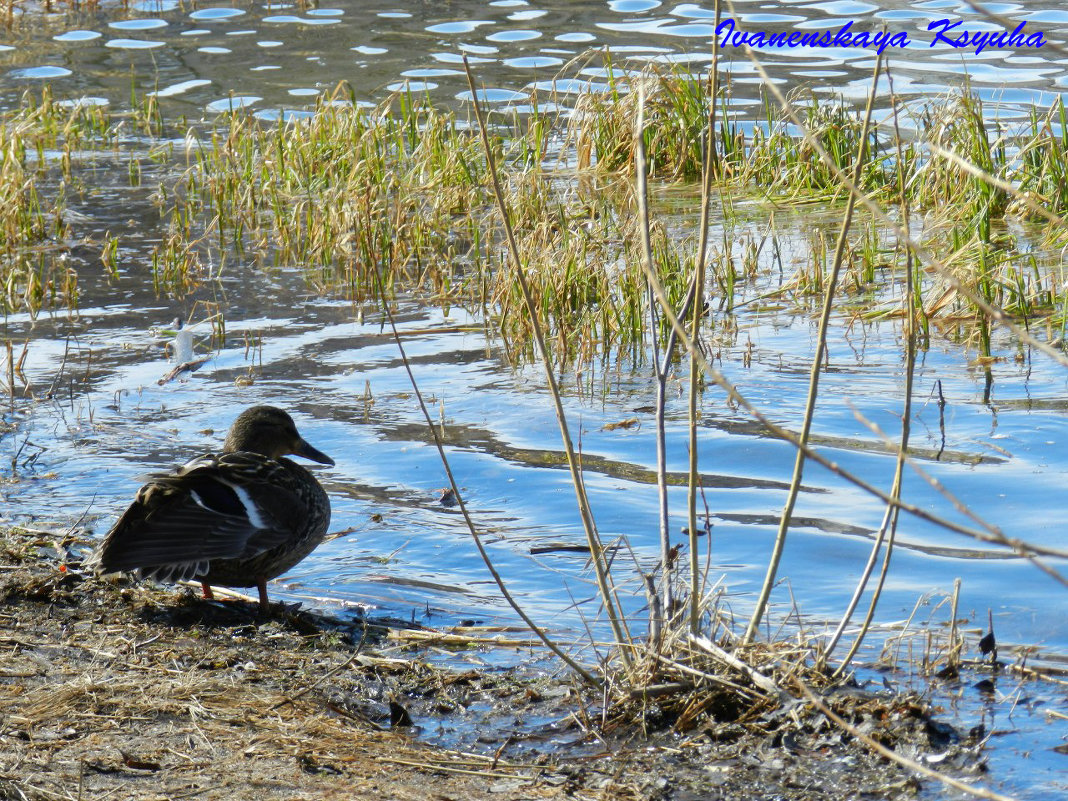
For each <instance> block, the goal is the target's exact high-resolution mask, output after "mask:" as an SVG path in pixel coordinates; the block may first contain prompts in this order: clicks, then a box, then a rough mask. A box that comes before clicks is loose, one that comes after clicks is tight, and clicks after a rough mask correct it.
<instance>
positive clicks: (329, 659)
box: [0, 532, 963, 801]
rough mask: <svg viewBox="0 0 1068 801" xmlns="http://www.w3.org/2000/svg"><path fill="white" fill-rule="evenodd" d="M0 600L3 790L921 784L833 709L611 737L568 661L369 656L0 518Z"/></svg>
mask: <svg viewBox="0 0 1068 801" xmlns="http://www.w3.org/2000/svg"><path fill="white" fill-rule="evenodd" d="M0 601H2V605H0V801H7V800H8V799H19V801H22V800H24V799H35V800H36V799H41V800H42V801H44V800H45V799H47V800H49V801H51V800H52V799H103V798H115V799H184V798H198V799H229V800H230V801H234V800H236V799H246V798H247V799H259V800H263V801H272V800H273V799H332V798H339V799H340V798H345V799H349V798H383V799H416V800H417V801H431V800H432V799H433V800H435V801H436V800H438V799H441V800H442V801H444V800H445V799H457V800H459V799H474V800H475V801H478V800H479V799H489V798H493V799H553V798H567V799H678V801H688V800H690V799H734V798H762V799H835V800H836V801H838V799H843V798H856V799H884V798H885V799H897V798H915V797H917V795H921V796H922V795H926V793H925V792H924V790H925V789H928V790H934V789H935V788H934V787H932V786H931V784H930V783H929V782H928V783H926V784H921V783H920V782H919V781H917V780H916V779H914V778H912V777H911V776H910V775H908V774H907V773H906V772H904V771H903V770H902V769H900V768H898V767H897V766H895V765H893V764H892V763H889V762H886V761H884V760H882V759H880V758H878V757H875V756H873V755H872V754H870V753H869V752H868V750H867V749H865V748H863V747H861V746H860V745H858V744H857V743H855V742H853V741H852V740H851V738H849V737H848V736H846V735H844V734H843V733H842V732H840V731H836V730H834V729H833V727H830V726H828V725H807V724H806V725H804V726H797V725H796V719H797V717H798V715H797V711H796V710H794V712H792V713H790V712H780V713H776V714H780V715H781V716H782V720H783V725H781V726H779V725H777V724H775V722H774V721H773V720H772V721H770V722H769V721H765V722H763V723H762V724H761V725H760V726H759V727H753V726H750V727H746V726H738V725H731V724H726V725H712V724H709V725H708V726H705V727H703V728H699V729H698V730H695V731H692V732H690V733H688V734H687V735H686V736H682V735H679V734H676V733H674V732H672V730H671V726H670V725H664V722H663V721H658V720H657V708H656V706H655V705H653V706H651V707H650V708H649V709H648V710H647V711H646V713H645V717H644V718H643V719H642V720H641V722H640V723H637V724H635V725H633V726H630V727H627V728H626V729H624V730H620V729H619V728H618V727H617V728H616V730H615V732H614V733H613V734H612V735H611V736H609V735H607V734H605V733H604V732H603V731H602V732H598V731H597V730H596V727H595V726H594V725H593V724H592V723H591V722H590V718H591V716H593V715H595V714H596V712H595V710H593V707H592V706H591V704H592V703H593V702H594V700H596V696H595V697H594V699H593V700H591V699H589V698H583V697H581V696H582V694H581V693H580V691H579V690H578V688H577V687H576V686H575V685H574V684H573V683H571V682H569V681H568V680H567V678H566V677H565V678H561V677H560V676H559V675H556V676H553V675H550V674H548V673H546V672H544V671H543V672H541V673H530V674H521V673H519V672H513V671H505V672H493V671H451V670H443V669H440V668H431V667H430V666H428V665H427V664H426V662H425V660H423V659H422V658H421V657H420V655H419V653H418V652H415V651H411V650H409V651H407V652H405V655H403V656H401V657H398V656H397V649H396V647H391V648H390V649H388V650H389V653H388V654H385V655H384V651H385V650H386V649H384V648H383V645H384V644H385V643H387V642H389V640H387V639H384V637H386V636H387V635H386V632H385V629H384V628H383V627H381V626H378V625H376V626H371V627H359V628H358V629H357V628H354V627H352V626H351V625H349V628H348V629H347V630H346V628H345V627H344V626H341V625H338V622H337V621H331V620H329V619H324V618H322V617H316V616H314V615H309V614H307V613H291V612H290V613H287V612H284V611H279V612H278V613H277V614H274V615H272V616H270V617H268V618H266V619H264V618H261V617H258V616H257V613H256V608H255V607H254V606H253V605H250V604H245V603H243V602H240V601H236V602H234V601H231V602H207V601H203V600H201V599H199V598H197V597H196V596H195V595H194V594H193V593H192V592H191V591H189V590H186V589H173V588H166V587H155V586H151V585H137V584H135V583H132V582H128V581H124V582H121V583H106V582H101V581H99V580H96V579H85V578H84V577H82V576H81V575H79V573H78V571H77V570H68V569H65V568H63V567H62V566H61V564H60V560H59V559H58V558H57V557H56V555H55V551H54V550H53V549H52V548H51V547H50V546H49V545H47V544H45V543H42V542H36V543H35V542H32V540H28V539H27V537H26V535H25V534H13V533H8V534H7V535H5V534H4V533H3V532H0ZM906 707H907V705H905V706H898V707H896V708H893V709H892V707H891V706H888V705H885V704H884V705H882V706H881V707H880V710H881V711H874V712H872V714H871V720H870V721H869V722H868V723H869V724H870V725H871V726H874V725H875V724H876V722H877V721H878V720H879V719H881V720H883V721H884V722H885V720H887V719H889V718H891V717H895V716H896V717H897V718H898V719H899V724H898V725H899V728H900V727H903V726H904V727H906V728H908V731H909V732H911V733H910V734H908V736H905V737H899V738H897V742H898V744H899V746H900V747H906V748H908V749H910V750H911V751H913V752H919V751H922V750H923V749H929V748H933V747H936V746H938V747H941V748H944V747H945V742H935V741H936V740H941V741H948V740H949V739H952V738H950V737H948V736H947V735H946V733H945V732H944V731H942V732H939V731H937V730H935V729H932V723H931V721H930V720H929V719H928V718H927V717H926V716H925V715H924V714H922V713H916V714H913V713H910V712H907V711H902V710H903V709H906ZM473 710H482V712H481V713H479V714H480V715H481V716H482V717H479V716H478V715H476V714H475V712H474V711H473ZM487 710H488V712H487ZM405 715H409V716H410V717H411V719H412V722H413V723H414V724H415V725H414V727H408V726H405V725H402V724H404V723H407V721H406V720H404V719H403V718H404V716H405ZM487 715H488V717H487ZM491 718H492V720H494V721H496V723H495V724H493V725H489V724H486V723H485V721H486V720H489V719H491ZM912 718H914V720H912ZM391 719H392V723H393V724H396V725H391ZM534 720H537V721H542V722H541V723H540V724H539V725H536V726H535V725H532V723H531V721H534ZM791 720H792V721H793V722H790V721H791ZM546 721H548V722H546ZM901 721H911V722H904V723H903V722H901ZM859 722H860V723H861V724H862V725H864V721H863V720H861V721H859ZM787 724H789V725H787ZM880 725H881V724H880ZM449 726H453V727H456V728H458V729H463V728H464V727H465V726H466V727H468V728H471V727H474V728H475V729H476V730H478V729H481V730H480V731H479V732H478V733H479V736H477V737H476V738H475V744H474V745H472V746H471V751H453V750H446V749H444V748H438V747H434V746H431V745H427V744H426V743H425V742H422V741H421V740H420V739H418V735H419V734H420V733H421V732H425V731H427V730H429V729H434V730H436V731H440V730H442V728H443V727H444V728H447V727H449ZM475 751H477V753H474V752H475ZM961 753H963V751H962V752H961Z"/></svg>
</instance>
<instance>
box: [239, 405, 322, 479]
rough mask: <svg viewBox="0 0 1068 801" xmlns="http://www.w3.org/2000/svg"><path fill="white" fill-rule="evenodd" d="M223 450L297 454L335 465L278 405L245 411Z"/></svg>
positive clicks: (264, 454) (275, 455)
mask: <svg viewBox="0 0 1068 801" xmlns="http://www.w3.org/2000/svg"><path fill="white" fill-rule="evenodd" d="M223 451H224V452H226V453H233V452H234V451H249V452H251V453H258V454H261V455H262V456H266V457H267V458H269V459H277V458H278V457H279V456H286V455H289V454H294V455H296V456H303V457H304V458H305V459H311V460H313V461H316V462H319V463H321V464H325V465H330V466H331V467H333V466H334V460H333V459H331V458H330V457H329V456H327V455H326V454H325V453H323V452H322V451H320V450H318V449H317V448H313V447H312V446H311V445H309V444H308V443H307V442H305V441H304V438H303V437H302V436H301V435H300V434H298V433H297V426H296V423H294V422H293V418H292V417H290V416H289V415H288V414H286V413H285V412H283V411H282V410H281V409H278V408H276V407H274V406H253V407H251V408H248V409H245V411H243V412H241V414H240V415H238V417H237V419H236V420H234V424H233V425H232V426H230V431H229V433H227V435H226V442H225V444H224V445H223Z"/></svg>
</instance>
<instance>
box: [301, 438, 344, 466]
mask: <svg viewBox="0 0 1068 801" xmlns="http://www.w3.org/2000/svg"><path fill="white" fill-rule="evenodd" d="M293 453H295V454H296V455H297V456H303V457H304V458H305V459H311V460H312V461H313V462H318V463H319V464H325V465H329V466H330V467H333V466H334V460H333V459H331V458H330V457H329V456H327V455H326V454H325V453H323V452H322V451H321V450H319V449H318V448H313V447H312V446H311V445H309V444H308V443H307V442H305V441H304V440H301V441H300V444H299V445H297V449H296V450H295V451H293Z"/></svg>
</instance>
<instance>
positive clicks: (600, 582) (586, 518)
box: [450, 55, 631, 664]
mask: <svg viewBox="0 0 1068 801" xmlns="http://www.w3.org/2000/svg"><path fill="white" fill-rule="evenodd" d="M464 71H465V72H466V73H467V83H468V86H470V88H471V103H472V107H473V108H474V112H475V118H476V119H477V121H478V127H479V132H480V134H481V136H482V146H483V148H484V149H485V152H486V167H487V169H488V171H489V174H490V179H491V181H492V183H493V193H494V195H495V197H496V199H497V207H498V210H499V211H500V214H501V220H502V222H503V225H504V232H505V236H506V238H507V240H508V249H509V252H510V255H511V257H512V267H513V269H514V270H515V276H516V281H517V282H518V283H519V287H520V291H521V292H522V294H523V302H524V304H525V305H526V308H527V313H528V314H529V315H530V326H531V331H532V333H533V339H534V342H535V346H536V347H537V349H538V354H539V356H540V357H541V362H542V365H543V367H544V368H545V380H546V383H547V385H548V388H549V393H550V395H552V399H553V406H554V408H555V410H556V421H557V423H558V425H559V427H560V438H561V440H562V441H563V445H564V451H565V452H566V454H567V465H568V468H569V469H570V471H571V484H572V486H573V487H574V489H575V498H576V500H577V502H578V508H579V516H580V517H581V518H582V527H583V529H584V530H585V532H586V542H587V544H588V545H589V547H590V557H591V561H592V563H593V570H594V575H595V576H596V577H597V587H598V589H599V591H600V593H601V602H602V603H603V604H604V608H605V614H606V615H607V616H608V622H609V624H610V625H611V626H612V632H613V634H614V635H615V637H616V640H617V641H618V642H619V643H621V644H623V643H626V642H628V641H629V637H628V636H627V633H626V632H625V630H624V623H623V620H622V615H621V614H620V612H619V610H618V608H617V605H616V602H615V600H614V587H613V585H612V576H611V573H610V572H609V570H608V567H607V560H606V558H605V552H604V546H603V544H602V543H601V538H600V535H599V534H598V533H597V527H596V525H595V524H594V521H593V511H592V510H591V509H590V503H589V498H587V496H586V488H585V484H584V483H583V480H582V471H581V469H580V468H579V464H578V459H577V458H576V456H575V448H574V446H573V445H572V443H571V433H570V431H569V430H568V425H567V417H566V415H565V414H564V406H563V403H562V402H561V400H560V388H559V386H558V385H557V383H556V375H555V374H554V372H553V366H552V361H551V359H550V357H549V352H548V350H547V349H546V347H545V340H544V337H543V336H542V332H541V323H540V322H539V321H538V313H537V309H536V308H535V305H534V300H533V298H532V297H531V296H530V287H529V286H528V284H527V279H526V276H525V275H524V274H523V264H522V260H521V259H520V257H519V247H518V245H517V244H516V241H515V233H514V231H513V230H512V222H511V217H510V215H509V214H508V207H507V205H506V204H505V202H504V192H503V191H502V190H501V182H500V177H499V176H498V175H497V164H496V160H495V159H494V157H493V148H492V147H491V146H490V141H489V132H488V130H487V129H486V121H485V119H483V116H482V107H481V105H480V104H479V101H478V90H477V88H476V87H475V77H474V75H473V74H472V72H471V65H470V64H468V62H467V56H466V55H465V56H464ZM450 481H451V477H450ZM461 508H462V506H461ZM465 516H466V513H465ZM501 586H502V589H503V583H502V585H501ZM531 625H533V621H531ZM619 653H620V655H621V657H622V659H623V661H624V663H627V664H629V662H630V659H631V656H630V651H629V649H627V648H621V649H620V651H619Z"/></svg>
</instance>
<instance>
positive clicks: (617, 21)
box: [0, 0, 1068, 119]
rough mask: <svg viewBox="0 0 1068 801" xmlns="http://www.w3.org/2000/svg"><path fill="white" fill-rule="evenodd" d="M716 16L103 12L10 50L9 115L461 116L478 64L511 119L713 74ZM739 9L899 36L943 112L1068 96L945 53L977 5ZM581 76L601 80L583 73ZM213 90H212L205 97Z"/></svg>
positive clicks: (39, 25)
mask: <svg viewBox="0 0 1068 801" xmlns="http://www.w3.org/2000/svg"><path fill="white" fill-rule="evenodd" d="M710 8H711V5H710V4H694V3H681V4H672V3H659V2H647V1H646V0H636V1H635V2H626V1H625V0H623V1H621V2H607V3H605V2H591V1H590V0H580V1H579V2H555V3H541V4H536V3H531V2H526V0H522V1H521V2H515V3H513V2H488V3H487V2H473V1H472V0H462V1H461V2H454V3H450V4H448V5H447V6H440V7H439V6H437V5H435V4H423V3H413V2H410V1H408V2H403V1H402V2H398V3H395V4H392V5H374V4H365V3H356V2H351V1H350V2H340V1H339V2H329V3H328V5H322V4H321V5H320V6H319V7H310V8H304V7H301V6H298V5H293V4H289V3H272V2H257V3H253V4H250V5H247V6H245V5H242V6H241V7H236V6H235V7H231V6H227V5H219V6H214V5H213V6H210V7H206V8H199V7H196V6H193V7H181V6H180V5H179V4H178V3H177V2H170V1H169V0H144V2H138V3H132V4H131V5H130V8H129V9H128V10H122V9H121V8H118V7H117V6H116V5H115V4H110V5H109V6H108V7H107V8H106V10H104V11H100V12H97V13H92V12H88V11H86V12H79V13H68V14H52V15H43V14H40V13H38V12H30V14H31V15H32V17H33V21H32V22H30V21H29V18H26V19H23V18H21V17H18V18H17V23H18V24H17V26H16V27H15V29H14V30H13V31H11V32H9V33H7V34H6V39H3V40H0V41H2V44H0V105H7V106H10V105H11V104H13V103H14V102H15V99H16V98H17V96H18V93H19V92H20V91H21V90H22V89H24V88H26V87H27V86H32V85H35V84H36V83H39V82H41V81H44V80H49V81H52V82H53V85H54V86H55V87H56V89H57V91H58V92H60V93H61V94H68V95H71V96H75V95H78V94H80V93H86V94H91V95H96V96H100V95H103V96H106V97H110V98H112V99H113V100H115V101H116V102H120V101H122V100H124V99H126V98H128V97H129V96H130V90H131V84H132V85H133V86H135V87H136V88H137V89H138V90H140V91H142V92H144V91H159V92H161V93H163V95H164V96H165V97H168V98H169V100H168V103H167V104H166V105H165V107H164V111H165V113H166V114H167V115H169V116H172V115H173V116H177V115H184V116H186V117H188V118H190V119H198V118H202V117H211V116H212V115H213V114H214V113H216V111H217V109H218V108H219V105H218V104H219V103H220V101H221V100H223V99H225V98H226V97H227V96H229V95H231V94H234V95H240V96H242V97H246V98H248V97H255V98H257V100H256V102H255V104H253V109H254V111H256V112H261V113H263V114H270V115H274V116H273V117H272V118H276V117H277V115H278V113H279V109H302V108H308V107H311V106H313V105H314V99H313V98H310V97H308V96H303V97H302V98H300V99H299V100H295V99H294V97H293V96H292V95H291V94H290V92H289V90H290V89H291V88H293V86H294V82H296V85H297V86H299V87H300V88H304V89H312V88H314V89H315V90H316V92H317V93H321V94H328V93H330V92H331V91H332V90H333V89H334V87H336V86H337V85H338V83H339V82H342V81H345V82H347V83H348V84H349V85H350V86H351V88H352V91H353V92H354V94H355V96H356V97H357V99H358V100H361V101H364V102H375V101H377V100H380V99H381V98H382V97H383V95H384V94H385V93H386V92H388V91H394V90H395V89H396V88H397V87H399V86H402V85H403V80H402V79H403V78H405V77H407V78H408V79H409V82H410V83H411V86H412V88H413V89H414V90H416V91H420V92H421V91H429V92H430V93H431V94H432V96H433V97H434V98H435V99H436V100H438V101H439V102H442V103H449V102H458V101H459V100H461V99H462V97H463V95H464V93H465V92H466V91H467V84H466V79H465V77H464V76H463V74H462V70H461V69H459V62H460V58H461V56H462V55H463V54H467V55H468V56H469V58H470V59H471V61H472V63H473V64H474V65H475V66H476V67H477V71H478V76H479V79H480V80H481V81H483V82H485V84H486V88H487V89H489V90H502V91H503V92H504V94H503V95H502V96H501V98H500V99H499V100H491V101H490V102H498V103H502V104H503V103H508V102H511V100H510V99H508V96H509V94H510V93H512V92H516V91H519V92H523V93H527V92H529V90H530V89H531V88H533V87H535V86H538V85H539V84H540V85H545V83H546V82H548V83H551V81H552V79H553V78H554V77H555V76H556V75H557V72H558V71H559V70H560V68H561V66H562V65H563V64H565V63H567V62H570V61H571V60H573V59H576V58H577V57H579V56H582V55H583V54H584V53H585V52H586V51H587V49H590V48H605V47H607V48H610V49H611V50H612V52H613V53H614V54H615V61H616V63H617V65H619V66H621V67H623V68H637V67H640V66H642V65H644V64H646V63H648V62H679V63H683V64H686V65H687V66H688V67H689V68H691V69H695V70H702V69H704V68H705V67H706V65H707V64H708V62H709V60H710V56H709V52H708V51H709V41H710V38H711V36H712V32H713V23H714V19H713V15H712V12H711V11H710V10H709V9H710ZM988 8H989V9H990V11H991V12H992V13H994V14H997V15H1000V16H1001V17H1002V18H1003V19H1004V20H1005V21H1006V22H1007V23H1011V25H1010V26H1009V28H1008V30H1010V31H1011V30H1012V29H1013V27H1014V26H1016V25H1018V24H1019V23H1021V22H1024V23H1026V28H1025V29H1024V33H1025V34H1026V35H1030V34H1032V33H1036V32H1040V33H1042V34H1043V36H1044V38H1045V39H1046V40H1048V41H1051V42H1054V43H1055V42H1058V41H1059V42H1063V41H1064V39H1065V38H1066V33H1068V14H1066V13H1064V12H1063V11H1060V10H1058V9H1050V8H1046V7H1044V4H1043V3H1040V2H1019V3H1006V4H995V5H993V6H988ZM734 9H735V11H734V12H733V13H728V14H725V16H729V17H730V18H731V19H733V20H734V23H735V27H736V29H737V30H739V31H747V32H758V31H765V32H768V33H776V32H783V31H786V32H789V31H791V30H797V31H800V32H802V33H804V32H806V31H811V30H823V29H834V30H836V29H837V28H839V27H841V26H843V25H845V24H846V23H848V22H850V21H853V22H854V25H853V28H852V30H853V32H854V33H859V32H865V31H867V32H874V31H877V30H879V29H880V28H881V26H883V25H885V26H886V27H887V30H888V32H889V34H890V35H894V34H896V33H904V34H905V35H906V36H907V38H908V39H909V44H908V46H907V47H897V46H894V47H891V48H889V49H888V50H887V55H888V57H889V59H890V62H891V65H892V67H893V69H894V73H895V89H896V91H897V92H898V93H899V94H901V95H904V96H911V97H926V96H928V95H930V94H931V93H933V92H940V91H944V89H945V88H946V85H947V84H954V83H960V82H961V81H963V80H965V79H966V78H967V79H969V80H970V81H971V82H972V84H973V87H974V89H975V90H976V91H977V92H978V93H979V94H980V95H981V96H982V97H983V98H984V99H985V100H988V101H990V102H992V103H994V104H995V105H999V104H1000V105H1003V106H1005V107H1006V110H1011V109H1012V108H1014V107H1018V105H1016V104H1023V103H1028V102H1037V103H1040V104H1047V103H1049V102H1050V100H1051V99H1052V97H1054V96H1055V95H1056V94H1057V93H1058V92H1059V91H1060V88H1063V86H1064V79H1065V75H1064V69H1063V57H1064V55H1063V53H1062V52H1061V53H1059V52H1057V51H1055V50H1053V49H1052V47H1053V45H1047V46H1045V47H1043V48H1017V49H1015V50H1011V49H1009V50H998V49H986V50H984V51H983V52H981V53H979V54H976V53H975V52H974V48H971V49H968V48H965V49H956V48H953V47H951V46H949V45H947V44H945V43H944V42H940V43H937V44H936V46H933V47H932V46H931V45H932V42H934V41H935V34H936V31H929V30H928V29H927V28H928V25H929V24H931V23H933V22H936V21H937V20H939V19H951V20H958V19H959V20H962V21H963V23H962V25H961V26H960V27H959V28H955V29H952V30H950V31H947V32H946V33H945V35H946V36H947V37H953V36H959V34H960V32H961V31H968V32H969V33H978V32H981V31H986V30H994V31H996V30H998V29H999V24H998V23H997V22H995V21H991V20H989V19H985V18H984V17H982V16H981V15H980V14H978V13H977V12H976V11H975V10H973V9H972V8H971V6H969V5H968V4H967V3H964V2H955V1H953V0H947V2H934V3H921V4H914V3H906V2H900V1H894V0H881V2H879V3H868V2H857V1H856V0H838V1H835V0H825V1H824V2H805V3H790V4H787V5H785V6H768V5H767V4H764V3H757V2H752V1H751V0H750V1H748V2H747V1H742V2H737V3H735V4H734ZM873 53H874V50H872V49H870V48H863V47H860V48H857V47H833V48H822V49H821V48H805V47H800V48H793V49H791V48H785V47H778V48H772V49H770V50H768V51H765V53H764V62H765V64H766V66H767V69H768V72H769V74H770V75H771V76H772V78H773V79H774V80H775V81H776V82H777V83H779V84H780V85H781V86H784V87H791V86H794V85H797V84H798V83H804V84H806V85H809V86H811V87H813V88H814V89H815V90H816V91H817V92H819V93H839V92H844V93H845V94H846V95H847V96H857V95H862V94H863V93H865V92H866V91H867V85H868V83H869V75H870V71H871V68H872V66H873V63H874V62H873ZM723 57H724V64H725V72H726V73H728V74H730V75H732V76H733V80H734V83H735V90H734V94H735V96H736V97H737V98H738V99H739V100H742V99H744V98H746V96H747V95H751V94H754V93H755V92H756V89H757V84H758V83H759V78H758V77H757V76H755V75H754V73H753V67H752V65H751V64H750V62H749V60H748V59H747V58H746V56H745V54H744V52H743V51H742V50H741V49H739V48H736V47H731V46H728V47H726V48H725V49H724V54H723ZM428 70H433V71H434V78H433V80H421V79H419V77H418V76H419V73H422V72H425V71H428ZM60 71H63V72H60ZM413 73H414V74H413ZM298 76H299V77H298ZM572 77H578V78H579V79H580V80H585V81H588V80H589V76H588V75H585V76H584V75H582V74H581V70H580V75H578V76H572ZM203 80H210V82H211V83H210V84H202V83H199V81H203ZM193 82H198V83H193ZM1006 86H1012V87H1014V89H1015V90H1017V91H1015V93H1014V95H1013V97H1012V98H1011V100H1007V99H1006V98H1005V97H1004V93H1003V90H1004V88H1005V87H1006ZM175 87H183V90H182V91H177V90H176V89H175ZM1059 87H1060V88H1059Z"/></svg>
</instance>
